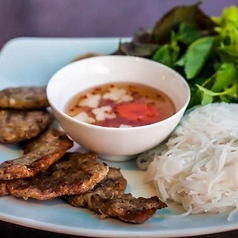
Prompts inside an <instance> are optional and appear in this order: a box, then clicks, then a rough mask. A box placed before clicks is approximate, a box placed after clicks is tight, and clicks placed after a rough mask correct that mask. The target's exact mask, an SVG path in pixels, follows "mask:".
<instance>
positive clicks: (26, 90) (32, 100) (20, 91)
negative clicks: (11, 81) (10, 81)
mask: <svg viewBox="0 0 238 238" xmlns="http://www.w3.org/2000/svg"><path fill="white" fill-rule="evenodd" d="M48 106H49V102H48V99H47V96H46V87H45V86H43V87H11V88H6V89H3V90H2V91H0V108H2V109H23V110H24V109H43V108H46V107H48Z"/></svg>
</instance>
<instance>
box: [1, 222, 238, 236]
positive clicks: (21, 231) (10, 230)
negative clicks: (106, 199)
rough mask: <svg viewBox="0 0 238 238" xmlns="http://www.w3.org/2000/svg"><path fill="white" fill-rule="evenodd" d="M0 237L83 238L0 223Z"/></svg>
mask: <svg viewBox="0 0 238 238" xmlns="http://www.w3.org/2000/svg"><path fill="white" fill-rule="evenodd" d="M0 236H1V238H13V237H21V238H24V237H28V238H29V237H33V238H45V237H48V238H76V237H80V238H82V236H74V235H65V234H59V233H54V232H48V231H42V230H37V229H33V228H28V227H23V226H19V225H16V224H11V223H8V222H4V221H0ZM237 236H238V230H234V231H229V232H222V233H216V234H209V235H201V236H193V238H198V237H200V238H228V237H229V238H232V237H237Z"/></svg>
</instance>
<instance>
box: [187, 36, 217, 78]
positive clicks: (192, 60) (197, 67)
mask: <svg viewBox="0 0 238 238" xmlns="http://www.w3.org/2000/svg"><path fill="white" fill-rule="evenodd" d="M213 42H214V37H212V36H210V37H209V36H207V37H203V38H200V39H198V40H196V41H194V42H193V43H192V44H191V45H190V46H189V47H188V50H187V52H186V54H185V65H184V69H185V74H186V77H187V79H192V78H194V77H195V76H197V75H198V74H199V72H200V71H201V69H202V67H203V66H204V64H205V63H206V61H207V59H208V57H209V55H210V53H211V50H212V46H213Z"/></svg>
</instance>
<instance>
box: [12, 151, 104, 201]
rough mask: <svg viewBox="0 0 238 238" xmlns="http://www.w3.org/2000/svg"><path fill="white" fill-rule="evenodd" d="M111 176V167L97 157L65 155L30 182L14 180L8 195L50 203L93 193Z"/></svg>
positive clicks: (77, 153) (89, 154)
mask: <svg viewBox="0 0 238 238" xmlns="http://www.w3.org/2000/svg"><path fill="white" fill-rule="evenodd" d="M107 173H108V166H107V165H105V164H101V163H99V162H98V161H97V155H96V154H94V153H87V154H82V153H79V152H74V153H69V152H68V153H66V154H65V155H64V156H63V157H62V158H61V159H60V160H59V161H57V162H55V163H54V164H53V165H52V166H51V167H49V169H47V170H45V171H42V172H41V173H39V174H37V175H36V176H34V177H32V178H28V179H18V180H11V181H9V182H8V183H7V188H8V190H9V193H10V194H11V195H13V196H16V197H22V198H24V199H28V198H34V199H38V200H47V199H52V198H55V197H59V196H66V195H75V194H80V193H85V192H86V191H88V190H91V189H92V188H93V187H94V186H95V185H96V184H97V183H99V182H100V181H101V180H103V179H104V178H105V177H106V175H107Z"/></svg>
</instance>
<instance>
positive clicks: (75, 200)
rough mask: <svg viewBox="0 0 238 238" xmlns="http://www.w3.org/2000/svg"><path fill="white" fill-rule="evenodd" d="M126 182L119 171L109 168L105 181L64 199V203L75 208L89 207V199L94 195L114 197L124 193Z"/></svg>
mask: <svg viewBox="0 0 238 238" xmlns="http://www.w3.org/2000/svg"><path fill="white" fill-rule="evenodd" d="M126 185H127V181H126V179H125V178H123V176H122V174H121V172H120V169H117V168H112V167H109V172H108V174H107V176H106V178H105V179H103V180H102V181H101V182H100V183H98V184H97V185H96V186H95V187H94V188H93V189H92V190H90V191H88V192H86V193H83V194H80V195H74V196H67V197H65V199H66V201H67V202H68V203H69V204H70V205H72V206H75V207H89V208H90V204H91V197H92V196H93V195H95V194H98V195H100V196H106V197H114V196H115V195H118V194H121V193H124V191H125V189H126Z"/></svg>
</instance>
